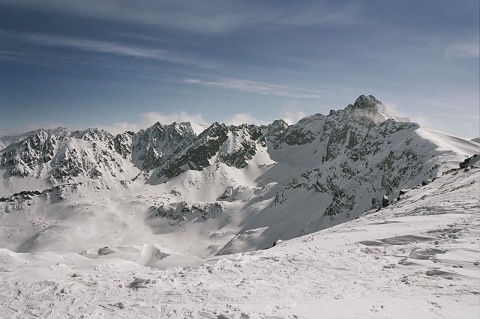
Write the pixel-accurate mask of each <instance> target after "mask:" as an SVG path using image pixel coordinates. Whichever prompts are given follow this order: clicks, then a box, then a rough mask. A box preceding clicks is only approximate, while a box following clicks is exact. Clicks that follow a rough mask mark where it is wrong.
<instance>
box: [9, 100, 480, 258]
mask: <svg viewBox="0 0 480 319" xmlns="http://www.w3.org/2000/svg"><path fill="white" fill-rule="evenodd" d="M479 148H480V145H479V144H478V143H477V142H475V141H468V140H465V139H462V138H458V137H454V136H450V135H448V134H444V133H441V132H439V131H435V130H432V129H429V128H426V127H422V126H420V125H418V124H416V123H412V122H410V121H408V119H404V118H400V117H397V116H395V115H394V114H392V113H391V112H389V111H388V110H387V109H386V108H385V107H384V105H383V104H382V103H381V102H380V101H378V100H377V99H376V98H375V97H373V96H371V95H369V96H365V95H362V96H360V97H358V98H357V99H356V101H355V102H354V103H353V104H350V105H348V106H346V107H345V108H344V109H341V110H337V111H335V110H332V111H330V113H329V114H328V115H322V114H315V115H312V116H308V117H305V118H303V119H302V120H300V121H299V122H298V123H296V124H294V125H288V124H287V123H286V122H285V121H283V120H276V121H274V122H273V123H272V124H270V125H252V124H243V125H238V126H234V125H226V124H223V123H213V124H212V125H210V126H208V127H202V126H199V125H195V124H192V123H173V124H168V125H166V124H161V123H156V124H154V125H152V126H151V127H149V128H146V129H143V130H140V131H139V132H136V133H135V132H124V133H122V134H118V135H113V134H111V133H109V132H107V131H104V130H101V129H95V128H92V129H87V130H80V131H78V130H77V131H72V130H69V129H67V128H57V129H39V130H36V131H32V132H29V133H25V134H22V135H19V136H10V137H2V138H0V149H1V150H0V174H1V175H2V183H1V184H0V216H1V219H0V227H1V228H2V232H0V242H2V243H3V245H4V247H6V248H8V249H10V250H13V251H17V252H42V251H56V252H71V251H78V252H83V253H84V254H86V255H88V254H91V252H92V251H97V250H98V248H99V247H103V246H105V247H109V246H112V247H113V246H115V245H117V246H118V245H125V244H131V243H139V242H143V243H157V244H161V245H163V246H166V247H169V248H171V249H173V250H175V251H178V252H180V253H188V254H191V255H196V256H201V257H205V256H212V255H222V254H232V253H237V252H246V251H253V250H257V249H264V248H268V247H271V246H272V245H274V244H275V243H276V242H278V241H279V240H288V239H292V238H295V237H299V236H303V235H306V234H310V233H313V232H317V231H319V230H322V229H325V228H328V227H331V226H334V225H337V224H340V223H343V222H346V221H350V220H353V219H356V218H358V217H359V216H361V215H362V214H364V213H365V212H368V211H372V210H379V209H382V208H384V207H387V206H388V205H390V204H392V203H395V202H397V201H398V200H400V199H401V198H402V196H403V195H404V194H405V193H406V192H407V191H408V189H412V188H415V187H419V186H421V185H426V184H428V183H430V182H432V181H433V180H435V179H436V178H438V177H440V176H442V175H443V174H445V173H447V172H449V171H451V170H453V169H457V168H458V167H459V165H460V163H462V162H464V161H466V160H467V159H468V158H471V157H473V156H475V154H476V153H479V151H480V149H479Z"/></svg>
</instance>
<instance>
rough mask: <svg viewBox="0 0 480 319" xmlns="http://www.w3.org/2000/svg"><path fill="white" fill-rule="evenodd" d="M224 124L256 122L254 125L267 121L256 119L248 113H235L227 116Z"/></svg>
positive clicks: (263, 123) (264, 123) (265, 123)
mask: <svg viewBox="0 0 480 319" xmlns="http://www.w3.org/2000/svg"><path fill="white" fill-rule="evenodd" d="M224 122H225V124H229V125H241V124H256V125H267V124H268V123H269V122H267V121H264V120H261V119H257V118H255V117H253V116H252V115H251V114H249V113H237V114H235V115H233V116H232V117H230V118H227V119H226V120H225V121H224Z"/></svg>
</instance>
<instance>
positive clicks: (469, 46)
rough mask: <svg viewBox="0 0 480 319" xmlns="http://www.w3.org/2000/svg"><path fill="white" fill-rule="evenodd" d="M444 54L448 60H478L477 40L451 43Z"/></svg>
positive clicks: (479, 55) (479, 52) (479, 50)
mask: <svg viewBox="0 0 480 319" xmlns="http://www.w3.org/2000/svg"><path fill="white" fill-rule="evenodd" d="M445 54H446V56H447V57H449V58H466V59H478V58H479V57H480V49H479V45H478V39H477V40H474V41H462V42H456V43H453V44H451V45H449V46H448V47H447V48H446V49H445Z"/></svg>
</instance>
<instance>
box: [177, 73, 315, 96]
mask: <svg viewBox="0 0 480 319" xmlns="http://www.w3.org/2000/svg"><path fill="white" fill-rule="evenodd" d="M184 82H185V83H186V84H191V85H198V86H204V87H214V88H221V89H229V90H238V91H243V92H249V93H256V94H263V95H275V96H286V97H291V98H300V99H303V98H309V99H312V98H314V99H317V98H320V95H318V94H317V92H316V91H313V90H308V89H299V88H292V87H289V86H286V85H279V84H272V83H265V82H257V81H250V80H241V79H232V78H222V79H219V80H217V81H206V80H199V79H185V80H184Z"/></svg>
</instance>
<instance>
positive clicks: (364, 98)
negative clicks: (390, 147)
mask: <svg viewBox="0 0 480 319" xmlns="http://www.w3.org/2000/svg"><path fill="white" fill-rule="evenodd" d="M344 111H345V112H347V113H349V114H351V115H352V116H353V117H354V118H366V119H370V120H371V121H373V123H374V124H380V123H382V122H384V121H386V120H389V119H390V120H394V121H396V122H410V120H409V119H408V118H405V117H400V116H398V115H397V114H395V113H394V112H393V111H392V110H390V109H388V108H387V107H386V106H385V105H384V104H383V103H382V102H381V101H379V100H377V99H376V98H375V97H374V96H373V95H360V96H359V97H358V98H357V99H356V100H355V103H354V104H350V105H348V106H347V107H346V108H345V110H344Z"/></svg>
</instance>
